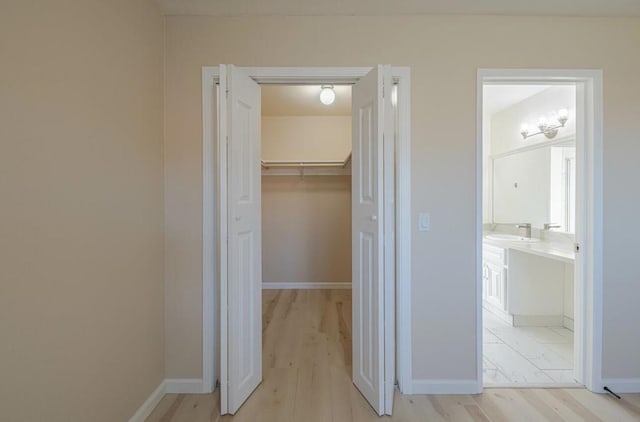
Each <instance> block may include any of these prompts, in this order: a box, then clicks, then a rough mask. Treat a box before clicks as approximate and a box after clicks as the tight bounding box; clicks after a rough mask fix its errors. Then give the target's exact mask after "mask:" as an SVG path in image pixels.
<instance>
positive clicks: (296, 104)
mask: <svg viewBox="0 0 640 422" xmlns="http://www.w3.org/2000/svg"><path fill="white" fill-rule="evenodd" d="M261 88H262V115H263V116H350V115H351V86H350V85H336V86H334V91H335V92H336V100H335V101H334V103H333V104H331V105H328V106H327V105H324V104H322V103H321V102H320V89H321V87H320V85H261Z"/></svg>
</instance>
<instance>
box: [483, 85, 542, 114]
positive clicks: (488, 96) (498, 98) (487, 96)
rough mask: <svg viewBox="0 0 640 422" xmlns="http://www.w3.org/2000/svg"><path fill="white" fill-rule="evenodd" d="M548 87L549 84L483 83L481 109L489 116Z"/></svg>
mask: <svg viewBox="0 0 640 422" xmlns="http://www.w3.org/2000/svg"><path fill="white" fill-rule="evenodd" d="M550 87H551V85H485V86H484V90H483V95H482V101H483V111H484V113H485V114H486V115H488V116H490V115H492V114H494V113H497V112H499V111H502V110H504V109H505V108H507V107H511V106H512V105H514V104H517V103H519V102H520V101H522V100H525V99H527V98H529V97H531V96H533V95H536V94H538V93H540V92H542V91H544V90H545V89H547V88H550Z"/></svg>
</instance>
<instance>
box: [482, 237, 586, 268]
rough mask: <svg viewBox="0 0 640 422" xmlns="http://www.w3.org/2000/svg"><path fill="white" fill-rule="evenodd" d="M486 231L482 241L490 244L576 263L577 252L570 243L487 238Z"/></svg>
mask: <svg viewBox="0 0 640 422" xmlns="http://www.w3.org/2000/svg"><path fill="white" fill-rule="evenodd" d="M487 234H490V233H484V236H483V239H482V241H483V242H484V243H486V244H488V245H493V246H498V247H500V248H504V249H513V250H516V251H520V252H526V253H530V254H533V255H538V256H541V257H544V258H550V259H556V260H558V261H562V262H565V263H567V264H573V263H575V259H576V254H575V252H574V251H573V249H571V246H570V245H567V244H564V243H560V242H554V241H550V240H545V239H541V240H540V241H539V242H531V243H529V242H518V241H510V240H494V239H487V238H486V235H487Z"/></svg>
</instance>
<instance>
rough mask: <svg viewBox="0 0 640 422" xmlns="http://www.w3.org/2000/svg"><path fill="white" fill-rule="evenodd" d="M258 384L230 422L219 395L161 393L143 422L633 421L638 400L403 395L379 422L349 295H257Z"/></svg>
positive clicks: (550, 393) (505, 392)
mask: <svg viewBox="0 0 640 422" xmlns="http://www.w3.org/2000/svg"><path fill="white" fill-rule="evenodd" d="M262 309H263V319H262V320H263V324H262V332H263V368H264V381H263V383H262V384H261V385H260V386H259V387H258V388H257V389H256V391H255V392H254V393H253V394H252V395H251V397H250V398H249V400H248V401H247V402H246V403H245V405H244V406H243V407H242V408H241V409H240V411H239V412H238V413H237V414H236V415H235V416H220V405H219V394H218V393H217V392H215V393H213V394H167V395H166V396H165V397H164V398H163V399H162V401H161V402H160V403H159V404H158V406H157V407H156V409H155V410H154V412H153V413H152V414H151V415H150V416H149V418H147V422H205V421H206V422H210V421H236V422H241V421H250V422H315V421H318V422H319V421H322V422H329V421H331V422H349V421H353V422H361V421H379V420H390V421H398V422H400V421H402V422H410V421H438V422H444V421H446V422H458V421H461V422H466V421H493V422H514V421H536V422H537V421H603V422H609V421H612V422H614V421H615V422H626V421H640V394H624V395H623V399H622V400H616V399H614V398H612V397H610V396H607V395H600V394H593V393H591V392H589V391H587V390H584V389H544V390H543V389H485V391H484V393H483V394H479V395H456V396H446V395H442V396H425V395H414V396H405V395H402V394H400V393H396V395H395V399H394V414H393V417H383V418H378V417H377V415H376V414H375V412H373V410H372V409H371V407H370V406H369V404H368V403H367V402H366V401H365V400H364V398H363V397H362V396H361V395H360V393H359V392H358V390H357V389H356V388H355V387H354V386H353V384H352V382H351V292H350V291H349V290H266V291H264V292H263V307H262Z"/></svg>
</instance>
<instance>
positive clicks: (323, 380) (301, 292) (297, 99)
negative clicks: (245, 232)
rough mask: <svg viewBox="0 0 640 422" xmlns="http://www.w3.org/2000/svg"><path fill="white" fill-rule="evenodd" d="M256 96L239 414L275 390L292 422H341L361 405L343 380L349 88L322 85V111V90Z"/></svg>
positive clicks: (347, 360)
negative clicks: (247, 379)
mask: <svg viewBox="0 0 640 422" xmlns="http://www.w3.org/2000/svg"><path fill="white" fill-rule="evenodd" d="M261 88H262V107H261V112H262V121H261V128H262V163H261V164H262V189H261V191H262V287H263V291H262V345H263V346H262V368H263V383H262V385H261V386H259V387H258V388H257V389H256V391H255V392H254V393H253V394H252V396H251V398H249V400H248V401H247V403H246V404H245V405H244V406H243V407H245V406H246V407H250V406H252V405H253V402H255V401H256V400H257V401H258V402H259V403H263V402H264V401H265V400H263V399H261V397H265V396H267V397H272V394H273V393H272V392H273V391H280V392H281V394H282V399H283V401H286V400H289V401H290V402H291V406H292V407H293V409H292V410H291V414H292V415H293V419H294V420H302V419H304V418H305V415H308V414H309V412H313V413H316V414H319V415H323V414H324V415H325V418H326V419H331V418H332V417H333V418H336V417H338V418H347V419H348V418H349V416H348V415H346V414H343V415H340V412H342V410H344V409H350V408H351V403H352V401H353V400H358V401H360V402H361V404H360V405H362V402H364V405H365V406H368V405H367V404H366V402H365V401H364V400H363V399H362V396H361V395H360V394H359V393H358V392H357V390H355V388H354V387H353V384H352V380H351V374H352V370H351V367H352V334H351V333H352V295H351V284H352V280H351V278H352V259H351V250H352V247H351V246H352V245H351V242H352V233H351V229H352V218H351V215H352V213H351V207H352V194H351V193H352V186H351V185H352V180H351V178H352V176H351V168H352V166H351V150H352V139H351V137H352V130H351V125H352V116H351V114H352V107H351V85H330V86H325V88H324V89H325V90H326V89H328V90H331V91H332V92H333V95H334V98H333V102H332V103H331V104H328V105H325V104H323V103H322V102H321V98H320V94H321V92H322V89H323V86H322V85H261ZM293 397H295V400H293ZM320 397H322V399H319V398H320ZM247 410H249V409H247ZM241 411H242V412H246V410H244V409H242V410H241Z"/></svg>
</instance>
